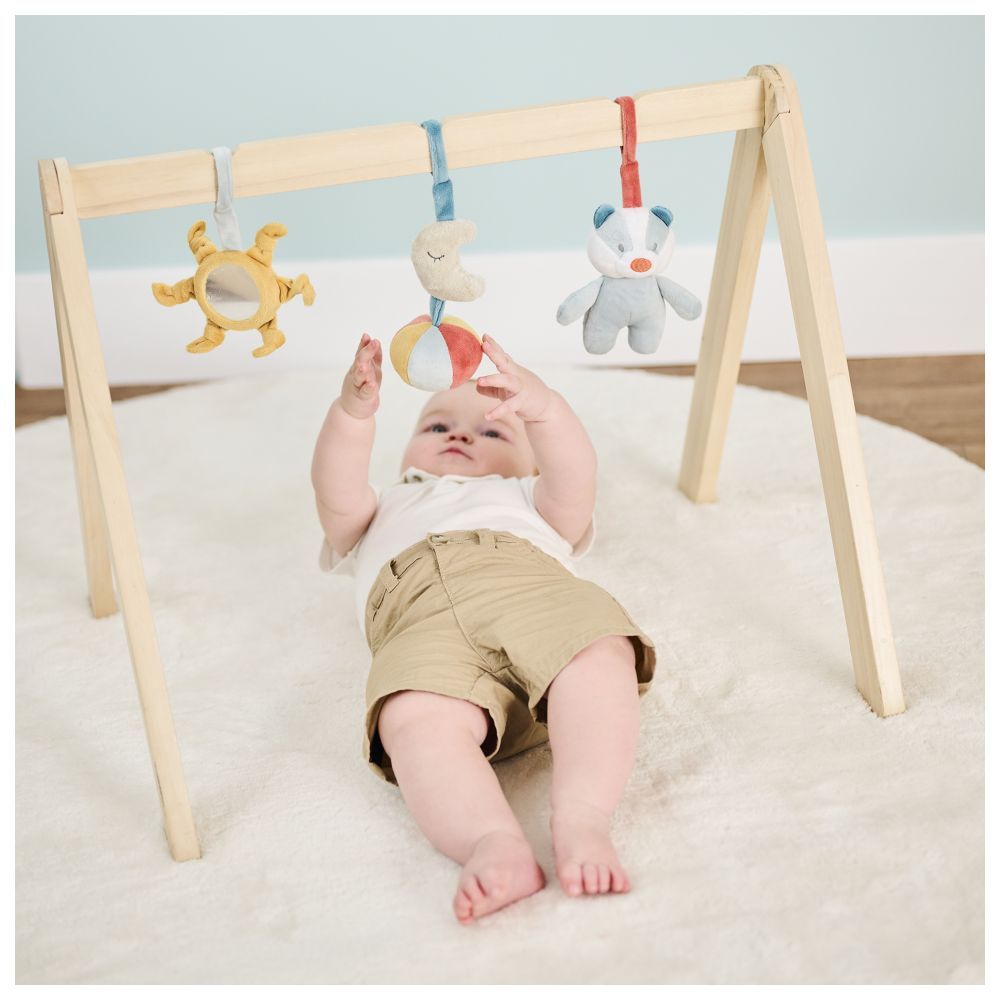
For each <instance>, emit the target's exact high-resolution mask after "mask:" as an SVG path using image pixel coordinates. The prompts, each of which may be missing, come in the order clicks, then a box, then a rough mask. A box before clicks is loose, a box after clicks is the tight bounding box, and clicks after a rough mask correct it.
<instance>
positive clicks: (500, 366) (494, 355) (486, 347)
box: [483, 333, 511, 372]
mask: <svg viewBox="0 0 1000 1000" xmlns="http://www.w3.org/2000/svg"><path fill="white" fill-rule="evenodd" d="M483 351H484V352H485V354H486V356H487V357H488V358H489V359H490V361H492V362H493V364H495V365H496V366H497V371H498V372H506V371H508V370H509V369H510V365H511V358H510V356H509V355H508V354H507V353H506V352H505V351H504V349H503V348H502V347H501V346H500V345H499V344H498V343H497V342H496V341H495V340H494V339H493V338H492V337H491V336H490V335H489V334H488V333H487V334H483Z"/></svg>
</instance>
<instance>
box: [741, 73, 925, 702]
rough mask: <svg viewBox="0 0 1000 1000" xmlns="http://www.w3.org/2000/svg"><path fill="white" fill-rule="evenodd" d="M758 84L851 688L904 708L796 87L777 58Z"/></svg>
mask: <svg viewBox="0 0 1000 1000" xmlns="http://www.w3.org/2000/svg"><path fill="white" fill-rule="evenodd" d="M751 73H752V74H754V75H757V76H761V77H762V78H763V80H764V87H765V109H766V115H765V123H764V137H763V144H764V157H765V159H766V161H767V172H768V177H769V178H770V184H771V189H772V192H773V196H774V209H775V214H776V216H777V219H778V231H779V234H780V237H781V252H782V256H783V257H784V261H785V272H786V274H787V276H788V290H789V293H790V296H791V300H792V314H793V316H794V318H795V330H796V334H797V336H798V340H799V352H800V354H801V356H802V370H803V374H804V375H805V383H806V393H807V396H808V399H809V411H810V414H811V416H812V425H813V434H814V435H815V438H816V450H817V452H818V454H819V466H820V474H821V476H822V481H823V492H824V494H825V496H826V509H827V514H828V516H829V519H830V532H831V534H832V536H833V550H834V555H835V557H836V561H837V572H838V574H839V576H840V593H841V597H842V599H843V602H844V613H845V615H846V618H847V634H848V638H849V641H850V645H851V655H852V657H853V660H854V677H855V683H856V684H857V687H858V690H859V691H860V692H861V694H862V695H864V697H865V698H866V699H867V701H868V703H869V704H870V705H871V707H872V708H873V709H874V710H875V712H876V713H877V714H878V715H881V716H887V715H895V714H897V713H899V712H902V711H904V710H905V705H904V702H903V691H902V686H901V683H900V677H899V666H898V664H897V662H896V647H895V644H894V642H893V636H892V626H891V623H890V621H889V607H888V600H887V598H886V592H885V582H884V580H883V576H882V564H881V562H880V560H879V554H878V544H877V541H876V536H875V521H874V516H873V514H872V507H871V498H870V496H869V494H868V481H867V478H866V475H865V468H864V458H863V454H862V450H861V439H860V436H859V434H858V421H857V415H856V413H855V409H854V395H853V393H852V391H851V382H850V376H849V374H848V369H847V358H846V357H845V354H844V342H843V337H842V335H841V331H840V318H839V315H838V312H837V302H836V299H835V297H834V290H833V275H832V273H831V270H830V260H829V256H828V254H827V249H826V240H825V238H824V234H823V221H822V217H821V215H820V210H819V198H818V197H817V194H816V183H815V179H814V176H813V170H812V163H811V161H810V158H809V149H808V147H807V144H806V133H805V127H804V125H803V122H802V112H801V108H800V105H799V100H798V94H797V92H796V89H795V83H794V80H793V79H792V76H791V74H790V73H789V72H788V71H787V69H785V68H784V67H782V66H755V67H754V68H753V69H752V70H751Z"/></svg>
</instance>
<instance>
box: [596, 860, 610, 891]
mask: <svg viewBox="0 0 1000 1000" xmlns="http://www.w3.org/2000/svg"><path fill="white" fill-rule="evenodd" d="M610 888H611V869H610V868H608V866H607V865H598V866H597V891H598V892H608V891H609V890H610Z"/></svg>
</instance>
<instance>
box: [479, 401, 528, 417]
mask: <svg viewBox="0 0 1000 1000" xmlns="http://www.w3.org/2000/svg"><path fill="white" fill-rule="evenodd" d="M519 405H520V396H508V397H507V399H505V400H504V401H503V402H502V403H501V404H500V405H499V406H497V407H496V408H494V409H492V410H490V411H489V412H488V413H487V414H486V419H487V420H496V419H497V417H503V416H506V415H507V414H508V413H513V412H515V410H516V409H517V407H518V406H519Z"/></svg>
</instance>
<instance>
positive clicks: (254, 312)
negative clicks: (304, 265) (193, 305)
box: [153, 146, 316, 358]
mask: <svg viewBox="0 0 1000 1000" xmlns="http://www.w3.org/2000/svg"><path fill="white" fill-rule="evenodd" d="M212 155H213V156H214V157H215V170H216V180H217V182H218V183H217V191H218V194H217V196H216V204H215V222H216V225H217V226H218V229H219V238H220V240H221V242H222V246H223V249H222V250H219V249H217V248H216V246H215V244H214V243H212V241H211V240H210V239H208V237H206V236H205V223H204V222H203V221H201V220H199V221H198V222H196V223H195V224H194V225H193V226H192V227H191V228H190V229H189V230H188V234H187V240H188V246H189V247H190V248H191V253H193V254H194V257H195V260H196V261H197V262H198V269H197V270H196V271H195V273H194V275H193V276H192V277H190V278H185V279H184V280H183V281H178V282H177V284H175V285H164V284H161V283H160V282H154V283H153V295H154V296H155V297H156V301H157V302H159V303H160V304H161V305H165V306H176V305H180V303H182V302H187V301H188V299H195V300H196V301H197V303H198V305H199V306H201V309H202V312H204V314H205V316H206V317H207V322H206V323H205V330H204V332H203V333H202V335H201V336H200V337H199V338H198V339H197V340H192V341H191V343H190V344H188V345H187V349H188V350H189V351H190V352H191V353H192V354H204V353H206V352H207V351H213V350H215V348H216V347H218V346H219V344H221V343H222V341H223V340H224V339H225V336H226V331H227V330H254V329H256V330H258V331H259V332H260V335H261V338H262V339H263V341H264V343H263V344H262V345H261V346H260V347H258V348H256V350H254V351H253V352H252V353H253V356H254V357H255V358H262V357H264V356H265V355H267V354H270V353H271V352H272V351H276V350H277V349H278V348H279V347H281V345H282V344H283V343H284V342H285V335H284V334H283V333H282V332H281V330H279V329H278V322H277V312H278V306H280V305H281V304H282V303H283V302H287V301H288V300H289V299H291V298H293V297H294V296H296V295H298V294H299V293H300V292H301V293H302V301H303V302H304V303H305V304H306V305H307V306H311V305H312V304H313V300H314V299H315V297H316V292H315V290H314V289H313V286H312V285H311V284H310V283H309V279H308V278H307V277H306V275H304V274H300V275H299V276H298V277H297V278H296V279H295V280H294V281H292V280H291V279H289V278H282V277H281V276H280V275H278V274H275V272H274V270H273V268H272V266H271V256H272V254H273V252H274V245H275V243H276V242H277V241H278V240H279V239H281V237H282V236H284V235H285V234H286V233H287V232H288V230H287V229H286V228H285V227H284V226H283V225H282V224H281V223H280V222H269V223H268V224H267V225H266V226H264V228H263V229H261V230H259V231H258V233H257V236H256V237H255V238H254V244H253V246H252V247H250V249H249V250H247V251H243V250H242V249H241V247H242V240H241V239H240V229H239V223H238V222H237V220H236V211H235V209H234V208H233V203H232V199H233V173H232V155H231V153H230V151H229V149H228V148H226V147H225V146H219V147H217V148H216V149H213V150H212Z"/></svg>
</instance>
